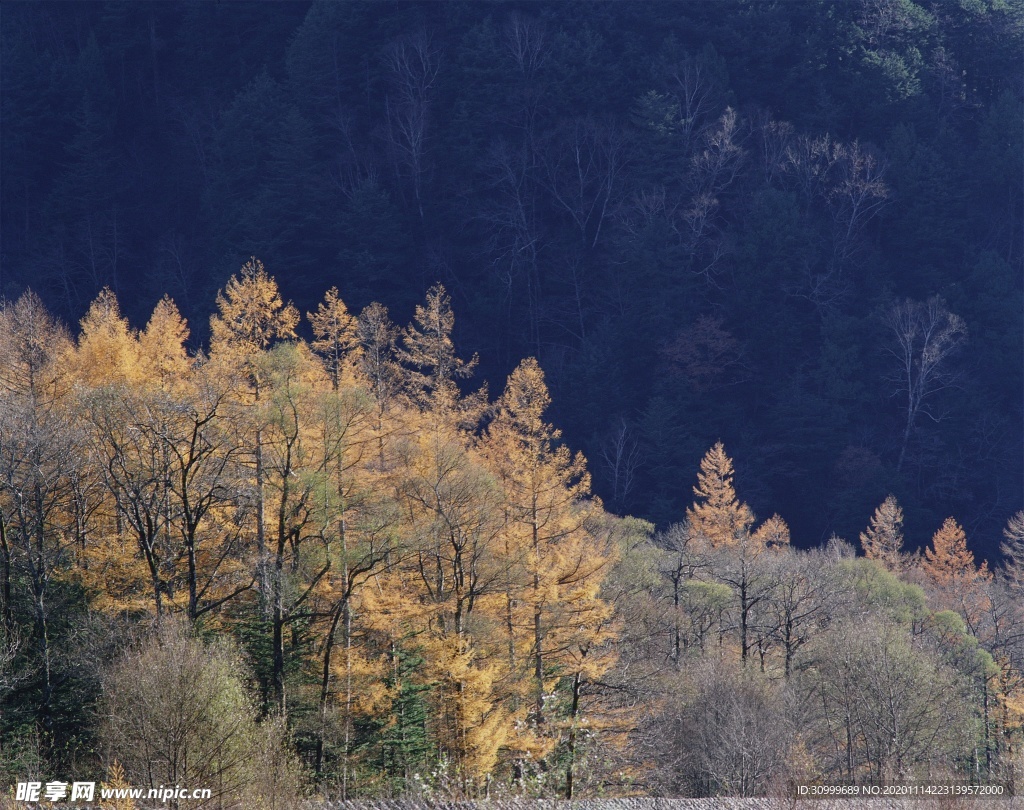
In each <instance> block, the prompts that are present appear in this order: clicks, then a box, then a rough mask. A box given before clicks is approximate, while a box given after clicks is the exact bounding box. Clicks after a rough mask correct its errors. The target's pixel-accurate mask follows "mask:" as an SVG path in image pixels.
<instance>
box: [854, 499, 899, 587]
mask: <svg viewBox="0 0 1024 810" xmlns="http://www.w3.org/2000/svg"><path fill="white" fill-rule="evenodd" d="M860 545H861V548H862V549H864V556H865V557H867V558H868V559H869V560H878V561H879V562H880V563H882V565H884V566H885V567H886V568H888V569H889V570H890V571H898V570H899V569H900V567H901V561H900V557H901V554H902V551H903V509H901V508H900V505H899V503H898V502H897V500H896V498H895V497H894V496H893V495H889V496H888V497H887V498H886V499H885V500H884V501H882V503H881V505H880V506H879V507H878V508H877V509H876V510H875V513H874V514H873V515H872V516H871V523H870V525H869V526H868V528H867V529H866V530H865V531H863V532H861V533H860Z"/></svg>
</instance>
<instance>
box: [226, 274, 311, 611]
mask: <svg viewBox="0 0 1024 810" xmlns="http://www.w3.org/2000/svg"><path fill="white" fill-rule="evenodd" d="M217 309H218V314H216V315H213V316H211V318H210V358H211V360H212V361H213V362H214V363H215V364H216V365H217V366H219V367H220V368H222V369H223V373H225V374H230V373H232V372H234V373H235V374H240V375H241V376H242V379H243V380H244V381H245V390H244V391H240V392H239V394H240V395H241V402H240V404H241V405H242V406H243V408H245V407H246V406H249V408H248V409H247V410H248V419H247V420H242V419H241V418H240V419H239V421H238V424H237V426H236V427H237V428H242V427H243V421H247V422H248V428H249V430H250V431H251V433H252V467H253V478H254V483H255V489H256V493H255V501H256V504H255V505H256V515H255V524H256V547H257V553H258V555H259V569H260V577H259V579H260V593H261V595H262V596H263V599H264V609H265V611H267V613H268V615H269V611H270V595H269V584H270V583H269V572H268V569H267V565H268V562H267V540H266V502H265V501H266V493H265V491H264V489H265V480H264V469H263V425H262V422H261V416H260V413H259V407H258V406H259V403H260V399H261V392H262V387H263V377H262V373H261V366H260V363H259V362H258V360H259V357H260V356H261V355H262V354H263V353H264V352H265V351H266V350H267V349H268V348H269V347H270V346H271V344H272V343H273V342H274V341H276V340H283V339H288V338H293V337H295V326H296V325H297V324H298V321H299V313H298V311H297V310H296V309H295V307H294V306H292V304H291V303H288V304H284V303H283V302H282V300H281V294H280V292H279V291H278V288H277V282H276V281H275V280H274V279H273V278H272V277H271V276H269V275H268V274H267V271H266V270H265V269H264V267H263V262H261V261H260V260H259V259H257V258H256V257H251V258H250V259H249V261H247V262H246V263H245V264H244V265H243V266H242V269H241V271H240V272H239V273H238V274H237V275H234V276H232V277H231V278H230V279H229V280H228V283H227V284H226V285H225V287H224V289H223V291H221V292H219V293H218V294H217Z"/></svg>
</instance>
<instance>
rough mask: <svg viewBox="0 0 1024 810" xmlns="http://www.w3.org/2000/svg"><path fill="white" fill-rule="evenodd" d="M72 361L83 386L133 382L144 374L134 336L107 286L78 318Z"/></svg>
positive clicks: (115, 297) (137, 380)
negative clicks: (75, 349) (74, 354)
mask: <svg viewBox="0 0 1024 810" xmlns="http://www.w3.org/2000/svg"><path fill="white" fill-rule="evenodd" d="M75 360H76V362H75V372H76V374H77V376H78V377H79V378H80V379H81V380H82V382H84V383H86V384H87V385H93V386H98V385H113V384H118V383H120V384H127V383H136V382H139V381H140V380H141V379H142V378H143V376H144V370H143V368H142V366H141V363H140V362H139V360H140V358H139V344H138V340H137V336H136V334H135V331H134V330H133V329H132V328H131V327H130V326H129V325H128V320H127V319H126V318H124V317H123V316H122V315H121V307H120V305H119V304H118V302H117V296H116V295H114V293H113V291H111V289H110V288H109V287H104V288H103V289H102V290H101V291H100V294H99V295H97V296H96V299H95V300H94V301H93V302H92V304H90V305H89V311H88V312H87V313H86V314H85V317H83V318H82V321H81V331H80V334H79V337H78V351H77V353H76V358H75Z"/></svg>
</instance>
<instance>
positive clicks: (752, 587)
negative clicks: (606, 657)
mask: <svg viewBox="0 0 1024 810" xmlns="http://www.w3.org/2000/svg"><path fill="white" fill-rule="evenodd" d="M694 491H695V494H696V495H697V500H696V501H695V503H694V506H693V508H692V509H691V511H690V513H689V514H688V516H687V520H686V521H685V522H683V523H680V524H677V525H676V526H674V527H673V528H672V529H671V530H669V531H668V532H666V533H663V534H661V535H658V536H656V537H655V538H654V545H646V544H640V545H638V546H636V547H635V550H634V554H635V555H636V556H632V557H630V556H629V555H627V557H626V560H628V561H629V564H630V565H631V566H633V568H632V572H633V573H632V576H634V577H637V576H638V572H643V573H642V574H639V576H641V577H646V578H647V579H646V580H644V581H646V582H647V583H648V584H647V588H648V590H647V591H646V592H645V593H643V595H640V594H638V593H634V594H632V595H631V596H629V597H626V598H624V599H622V600H621V601H619V602H618V607H619V610H620V611H622V615H623V616H624V617H625V618H624V632H623V637H622V638H621V639H620V651H621V652H620V655H621V658H620V666H621V667H622V668H621V670H616V671H614V672H613V673H612V674H611V675H610V676H608V677H606V681H607V683H608V686H609V687H612V686H613V685H614V687H615V688H620V689H624V690H626V691H628V692H630V693H631V694H633V695H634V699H636V700H637V701H639V702H640V704H641V705H642V706H643V714H642V719H641V720H640V722H638V723H637V724H636V725H635V726H634V728H633V731H632V736H631V739H632V741H633V742H632V744H633V745H634V746H636V748H637V750H640V751H647V752H654V751H658V752H660V756H656V757H652V758H651V759H650V761H649V762H648V763H647V764H646V767H644V766H642V765H641V763H636V764H637V767H638V770H637V772H636V774H635V778H637V779H639V780H641V781H642V782H643V783H644V784H648V785H650V786H651V789H653V790H654V791H656V792H673V793H681V794H683V795H694V794H696V795H713V794H716V793H727V794H738V795H763V794H765V793H771V792H773V791H785V790H788V788H787V787H786V786H787V785H789V784H791V783H792V782H793V781H797V782H800V781H807V780H812V779H816V778H817V779H824V780H826V781H829V782H837V783H838V782H844V783H850V784H854V783H858V784H864V783H879V782H885V781H893V780H910V779H915V778H924V777H925V776H929V777H932V778H935V777H938V776H940V775H943V776H944V775H951V774H955V773H958V774H962V775H963V776H964V777H965V778H971V779H974V780H982V781H984V780H996V781H1002V782H1012V781H1013V780H1015V779H1019V769H1020V766H1021V763H1020V759H1019V750H1020V748H1019V746H1020V742H1021V735H1022V733H1024V715H1021V713H1020V712H1019V708H1018V707H1019V704H1018V700H1019V689H1020V683H1021V680H1020V678H1021V675H1020V673H1021V667H1022V664H1024V648H1022V647H1021V644H1020V641H1021V638H1022V635H1021V632H1022V630H1024V610H1022V601H1021V593H1020V589H1019V584H1018V582H1017V580H1016V579H1015V578H1014V577H1015V574H1014V569H1013V564H1012V562H1010V563H1009V564H1008V565H1007V567H1006V568H1005V569H1003V570H1001V571H999V572H998V575H997V576H993V575H992V574H991V573H990V572H989V571H988V568H987V566H986V565H984V564H983V565H981V566H980V567H979V566H978V565H977V564H976V562H975V560H974V557H973V555H972V554H971V553H970V551H969V549H968V548H967V546H966V542H965V539H964V533H963V531H962V529H960V527H959V525H958V524H956V522H955V521H954V520H952V519H950V520H947V521H946V523H945V524H944V525H943V526H942V527H940V528H939V530H938V531H937V532H936V533H935V536H934V537H933V539H932V541H931V544H930V545H929V546H928V547H927V548H926V549H925V553H924V554H911V553H908V552H907V551H906V550H905V548H904V540H903V533H902V521H903V516H902V511H901V509H900V507H899V504H898V503H897V502H896V500H895V499H894V498H892V497H890V498H888V499H887V500H886V501H885V502H884V503H883V504H882V505H881V506H880V507H879V509H878V510H877V511H876V513H875V515H874V516H873V518H872V520H871V522H870V525H869V527H868V528H867V529H866V531H865V533H863V534H862V535H861V545H862V546H863V550H864V552H865V554H866V557H859V556H856V549H855V548H854V547H853V546H852V545H850V544H849V543H846V542H844V541H842V540H839V539H838V538H834V539H833V540H832V541H831V542H830V543H829V544H828V545H827V546H826V547H824V548H820V549H814V550H810V551H800V550H797V549H794V548H792V547H791V546H790V545H789V543H788V539H789V538H788V530H787V529H786V527H785V523H784V522H783V521H782V520H781V519H780V518H778V517H777V516H775V517H773V518H771V519H769V520H767V521H764V523H762V524H761V525H760V526H757V524H756V522H755V519H754V516H753V514H752V513H751V512H750V510H749V508H747V507H746V505H745V504H743V503H742V502H741V501H739V499H738V497H737V496H736V493H735V490H734V489H733V487H732V466H731V463H730V462H729V459H728V457H727V456H725V455H724V452H723V449H722V448H721V446H720V445H719V446H717V447H716V448H713V449H712V450H711V451H710V452H709V453H708V455H707V456H705V459H704V462H703V463H702V467H701V476H700V480H699V481H698V485H697V487H695V490H694ZM1019 523H1020V520H1019V516H1017V517H1014V518H1012V519H1011V520H1010V523H1009V526H1008V528H1007V530H1006V538H1007V543H1006V548H1007V549H1008V552H1007V553H1008V555H1009V557H1010V559H1011V560H1012V559H1013V558H1012V554H1010V552H1012V551H1014V550H1015V549H1017V547H1018V546H1019V545H1020V538H1019V535H1020V532H1019V528H1020V527H1019V526H1018V524H1019ZM641 555H642V556H641ZM617 678H621V680H616V679H617Z"/></svg>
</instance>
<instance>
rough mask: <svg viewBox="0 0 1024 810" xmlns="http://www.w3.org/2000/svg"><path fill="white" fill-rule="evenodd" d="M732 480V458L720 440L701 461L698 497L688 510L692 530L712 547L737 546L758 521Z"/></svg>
mask: <svg viewBox="0 0 1024 810" xmlns="http://www.w3.org/2000/svg"><path fill="white" fill-rule="evenodd" d="M732 479H733V466H732V459H731V458H729V456H728V455H726V453H725V446H724V445H723V444H722V443H721V442H716V443H715V446H714V447H712V448H711V449H710V450H708V452H707V453H705V455H704V458H702V459H701V461H700V472H698V473H697V486H695V487H694V488H693V493H694V494H695V495H696V496H697V500H696V501H694V504H693V506H691V507H690V508H689V509H687V510H686V519H687V520H688V521H689V524H690V531H691V533H692V534H694V535H697V536H701V537H703V538H704V539H705V540H707V541H708V542H709V543H710V544H711V546H712V547H718V546H732V545H736V544H737V543H739V542H740V541H741V540H742V539H743V537H744V536H745V535H746V534H747V533H748V532H749V531H750V527H751V526H752V525H753V523H754V513H753V512H751V510H750V507H749V506H747V505H746V504H745V503H742V502H740V500H739V498H738V497H737V496H736V489H735V488H734V487H733V481H732Z"/></svg>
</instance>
